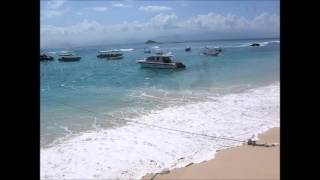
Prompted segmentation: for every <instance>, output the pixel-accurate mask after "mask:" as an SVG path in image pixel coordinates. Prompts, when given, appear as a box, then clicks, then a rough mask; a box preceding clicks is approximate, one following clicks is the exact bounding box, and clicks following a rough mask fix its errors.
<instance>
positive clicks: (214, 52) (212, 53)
mask: <svg viewBox="0 0 320 180" xmlns="http://www.w3.org/2000/svg"><path fill="white" fill-rule="evenodd" d="M202 53H203V54H205V55H208V56H217V55H219V54H220V53H222V49H221V48H220V47H214V48H208V47H207V46H206V47H205V48H204V50H203V52H202Z"/></svg>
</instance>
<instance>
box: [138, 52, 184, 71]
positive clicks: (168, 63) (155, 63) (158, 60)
mask: <svg viewBox="0 0 320 180" xmlns="http://www.w3.org/2000/svg"><path fill="white" fill-rule="evenodd" d="M137 63H139V64H140V65H141V67H144V68H160V69H178V68H185V67H186V66H185V65H184V64H183V63H182V62H177V61H174V60H173V55H171V54H161V55H157V54H156V55H152V56H149V57H147V58H144V59H141V60H137Z"/></svg>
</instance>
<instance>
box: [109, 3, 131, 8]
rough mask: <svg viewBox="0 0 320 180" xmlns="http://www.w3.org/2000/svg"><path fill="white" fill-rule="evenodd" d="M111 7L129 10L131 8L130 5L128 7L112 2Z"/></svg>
mask: <svg viewBox="0 0 320 180" xmlns="http://www.w3.org/2000/svg"><path fill="white" fill-rule="evenodd" d="M112 6H113V7H117V8H130V7H132V5H130V4H122V3H115V2H112Z"/></svg>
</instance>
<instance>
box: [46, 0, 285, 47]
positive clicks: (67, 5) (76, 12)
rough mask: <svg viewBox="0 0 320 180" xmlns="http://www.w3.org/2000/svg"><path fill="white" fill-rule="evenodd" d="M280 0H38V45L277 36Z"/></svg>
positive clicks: (59, 45)
mask: <svg viewBox="0 0 320 180" xmlns="http://www.w3.org/2000/svg"><path fill="white" fill-rule="evenodd" d="M279 11H280V8H279V1H276V0H270V1H261V0H260V1H259V0H257V1H254V0H248V1H240V0H237V1H230V0H225V1H205V0H200V1H199V0H198V1H196V0H189V1H187V0H174V1H163V0H162V1H156V0H152V1H133V0H121V1H107V0H100V1H93V0H41V9H40V22H41V34H40V40H41V46H42V47H62V46H66V45H68V46H81V45H86V44H90V45H91V44H92V45H94V44H101V43H104V44H108V43H116V42H119V43H124V42H130V41H132V42H139V41H141V42H143V41H145V40H147V39H155V40H159V41H166V40H173V38H176V39H177V40H189V39H197V38H198V39H205V38H209V39H212V38H217V39H223V38H254V37H278V36H279V27H280V18H279V17H280V12H279Z"/></svg>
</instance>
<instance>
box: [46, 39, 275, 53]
mask: <svg viewBox="0 0 320 180" xmlns="http://www.w3.org/2000/svg"><path fill="white" fill-rule="evenodd" d="M262 39H265V40H272V39H280V37H261V38H230V39H224V38H221V39H199V40H184V41H155V42H156V43H154V44H169V43H187V42H190V43H192V42H212V41H237V40H253V41H254V40H262ZM136 44H147V43H146V41H145V42H141V41H135V42H127V43H125V42H121V43H110V44H96V45H81V46H68V47H52V48H49V47H46V48H44V47H40V49H42V50H53V51H56V50H61V49H79V48H84V47H99V46H112V45H115V46H118V45H126V46H127V45H136ZM150 44H153V43H150Z"/></svg>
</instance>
